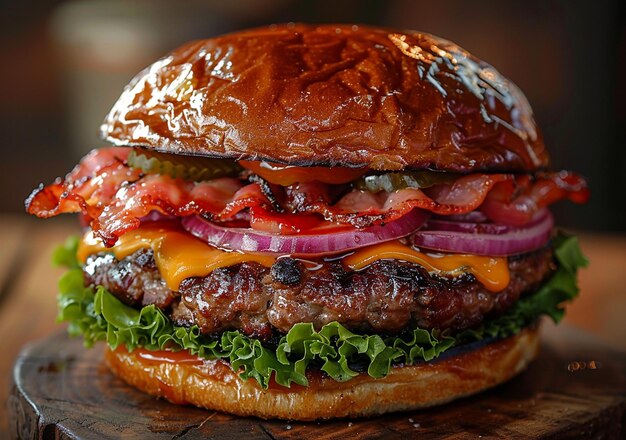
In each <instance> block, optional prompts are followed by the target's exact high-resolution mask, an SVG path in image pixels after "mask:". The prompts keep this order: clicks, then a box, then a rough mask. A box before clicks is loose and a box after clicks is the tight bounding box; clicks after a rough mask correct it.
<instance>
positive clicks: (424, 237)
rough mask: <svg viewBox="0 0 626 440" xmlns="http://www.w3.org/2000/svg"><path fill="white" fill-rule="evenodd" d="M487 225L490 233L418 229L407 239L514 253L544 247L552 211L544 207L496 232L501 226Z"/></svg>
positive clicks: (443, 247) (444, 247) (448, 248)
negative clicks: (524, 222)
mask: <svg viewBox="0 0 626 440" xmlns="http://www.w3.org/2000/svg"><path fill="white" fill-rule="evenodd" d="M429 223H430V222H429ZM481 226H485V225H481ZM491 226H492V227H493V233H485V232H475V231H474V232H467V231H465V232H464V231H462V230H461V231H454V230H420V231H417V232H416V233H415V234H413V235H412V236H411V240H412V242H413V244H414V245H415V246H417V247H421V248H427V249H433V250H437V251H444V252H459V253H468V254H474V255H490V256H494V257H499V256H507V255H515V254H521V253H524V252H530V251H533V250H535V249H539V248H540V247H542V246H544V245H545V244H546V243H547V242H548V240H550V237H551V235H552V228H553V226H554V220H553V218H552V214H550V212H548V211H547V210H546V211H544V212H541V215H540V216H538V217H535V219H533V220H532V221H531V222H530V223H529V224H528V225H526V226H524V227H517V228H513V227H508V230H506V231H504V232H497V231H501V226H502V225H496V224H491ZM461 229H462V228H461Z"/></svg>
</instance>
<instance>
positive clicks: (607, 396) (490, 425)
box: [8, 326, 626, 440]
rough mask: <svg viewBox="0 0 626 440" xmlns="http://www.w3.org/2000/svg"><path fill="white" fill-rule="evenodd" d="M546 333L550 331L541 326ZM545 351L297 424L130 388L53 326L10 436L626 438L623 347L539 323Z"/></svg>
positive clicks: (37, 351)
mask: <svg viewBox="0 0 626 440" xmlns="http://www.w3.org/2000/svg"><path fill="white" fill-rule="evenodd" d="M546 333H547V334H546ZM544 339H545V342H544V344H543V349H542V354H541V355H540V357H539V358H538V359H537V360H536V361H535V362H534V363H533V364H532V365H531V367H530V369H529V370H528V371H526V372H525V373H524V374H522V375H521V376H519V377H517V378H515V379H513V380H512V381H510V382H508V383H506V384H504V385H501V386H500V387H497V388H496V389H493V390H491V391H487V392H485V393H483V394H480V395H478V396H474V397H470V398H466V399H462V400H460V401H457V402H454V403H452V404H448V405H445V406H442V407H438V408H433V409H429V410H421V411H413V412H406V413H399V414H394V415H389V416H383V417H374V418H369V419H354V420H339V421H334V422H320V423H314V422H313V423H312V422H308V423H298V422H285V421H264V420H260V419H254V418H240V417H231V416H228V415H226V414H221V413H217V412H212V411H205V410H201V409H197V408H192V407H189V406H177V405H172V404H170V403H168V402H166V401H163V400H156V399H153V398H151V397H149V396H147V395H145V394H143V393H141V392H139V391H136V390H134V389H132V388H130V387H128V386H127V385H126V384H125V383H123V382H122V381H120V380H119V379H117V378H115V377H113V376H112V375H111V374H109V373H108V371H107V370H106V367H105V366H104V365H103V364H102V349H101V348H102V347H96V348H95V349H91V350H85V349H84V348H83V347H82V343H81V341H80V340H79V339H69V338H68V337H67V336H66V335H65V334H57V335H54V336H52V337H49V338H47V339H44V340H41V341H39V342H37V343H35V344H33V345H30V346H28V347H27V348H25V349H24V350H23V352H22V353H21V355H20V356H19V358H18V359H17V361H16V364H15V367H14V373H13V374H14V377H13V380H14V383H13V388H12V394H11V396H10V397H9V402H8V404H9V417H10V419H11V422H10V423H11V433H12V435H13V436H14V437H16V438H40V439H53V438H71V439H74V438H84V439H91V438H97V439H109V438H110V439H117V438H128V439H146V438H151V439H161V438H168V439H200V438H202V439H206V438H216V439H217V438H219V439H239V438H246V439H247V440H252V439H257V438H258V439H283V438H284V439H302V438H311V439H331V438H332V439H348V438H385V439H387V438H410V437H419V438H422V439H430V438H444V439H452V438H454V439H460V438H508V439H519V438H616V439H617V438H626V353H621V352H616V351H613V350H611V349H608V348H606V347H602V346H601V345H599V344H598V343H597V341H594V340H593V339H591V338H590V337H589V336H587V334H584V333H581V332H579V331H578V330H576V329H574V328H559V329H556V330H555V329H554V328H553V327H552V326H549V328H547V329H545V328H544Z"/></svg>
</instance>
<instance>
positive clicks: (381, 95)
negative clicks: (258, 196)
mask: <svg viewBox="0 0 626 440" xmlns="http://www.w3.org/2000/svg"><path fill="white" fill-rule="evenodd" d="M101 136H102V138H103V139H105V140H106V141H108V142H111V143H113V144H115V145H125V146H143V147H147V148H151V149H154V150H158V151H162V152H169V153H175V154H186V155H201V156H210V157H223V158H232V159H246V160H267V161H271V162H278V163H286V164H291V165H302V166H307V165H317V166H348V167H367V168H370V169H373V170H401V169H426V168H429V169H434V170H442V171H459V172H478V171H494V172H495V171H518V172H528V171H534V170H538V169H543V168H545V167H546V166H547V165H548V154H547V151H546V149H545V147H544V144H543V140H542V136H541V134H540V132H539V130H538V128H537V126H536V124H535V121H534V119H533V114H532V110H531V108H530V106H529V104H528V102H527V100H526V98H525V97H524V95H523V94H522V92H521V91H520V90H519V89H518V88H517V87H516V86H515V85H514V84H513V83H512V82H511V81H509V80H508V79H507V78H505V77H503V76H502V75H501V74H500V73H499V72H498V71H496V70H495V69H494V68H493V67H492V66H490V65H489V64H487V63H485V62H483V61H481V60H479V59H478V58H476V57H474V56H472V55H471V54H469V53H468V52H467V51H466V50H464V49H462V48H460V47H459V46H457V45H456V44H454V43H451V42H449V41H446V40H444V39H441V38H438V37H435V36H433V35H429V34H426V33H420V32H414V31H395V30H389V29H381V28H374V27H366V26H354V25H320V26H310V25H303V24H288V25H279V26H269V27H264V28H258V29H252V30H247V31H242V32H236V33H232V34H228V35H224V36H221V37H217V38H211V39H207V40H200V41H195V42H192V43H189V44H186V45H184V46H182V47H180V48H179V49H176V50H174V51H173V52H171V53H170V54H169V55H167V56H165V57H164V58H162V59H160V60H159V61H157V62H155V63H154V64H152V65H151V66H149V67H148V68H146V69H145V70H144V71H143V72H141V73H139V74H138V75H137V76H136V77H135V78H134V79H133V80H132V82H131V83H130V84H129V85H128V86H127V87H126V89H125V90H124V92H123V94H122V96H121V97H120V98H119V100H118V101H117V103H116V104H115V105H114V107H113V109H112V110H111V112H110V113H109V115H108V116H107V117H106V119H105V121H104V123H103V125H102V126H101Z"/></svg>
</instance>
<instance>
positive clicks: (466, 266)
mask: <svg viewBox="0 0 626 440" xmlns="http://www.w3.org/2000/svg"><path fill="white" fill-rule="evenodd" d="M385 259H394V260H404V261H408V262H411V263H416V264H419V265H420V266H422V267H424V268H425V269H426V270H428V271H429V272H436V273H442V272H443V273H447V274H451V275H457V274H459V273H462V272H469V273H471V274H472V275H474V276H475V277H476V279H477V280H478V281H479V282H480V283H482V284H483V285H484V286H485V287H486V288H487V290H489V291H491V292H500V291H501V290H504V289H505V288H506V286H508V285H509V281H510V273H509V265H508V262H507V259H506V258H496V257H484V256H479V255H466V254H425V253H423V252H418V251H416V250H415V249H413V248H411V247H409V246H405V245H403V244H401V243H399V242H391V243H383V244H379V245H375V246H369V247H366V248H363V249H359V250H357V251H356V252H355V253H354V254H352V255H348V256H347V257H345V258H344V259H343V263H344V264H345V265H346V266H348V267H349V268H350V269H352V270H360V269H363V268H364V267H366V266H368V265H370V264H372V263H374V262H375V261H377V260H385Z"/></svg>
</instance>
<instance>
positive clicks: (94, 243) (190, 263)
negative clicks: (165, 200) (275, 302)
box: [76, 223, 276, 290]
mask: <svg viewBox="0 0 626 440" xmlns="http://www.w3.org/2000/svg"><path fill="white" fill-rule="evenodd" d="M140 249H152V251H153V252H154V261H155V262H156V265H157V267H158V268H159V272H160V273H161V276H162V277H163V279H164V280H165V284H167V287H169V288H170V289H172V290H178V288H179V286H180V283H181V282H182V281H183V280H184V279H185V278H190V277H205V276H207V275H208V274H210V273H211V272H212V271H214V270H215V269H218V268H220V267H227V266H234V265H235V264H239V263H244V262H255V263H259V264H261V265H263V266H266V267H270V266H271V265H272V264H274V261H275V260H276V258H275V257H273V256H269V255H260V254H247V253H245V254H244V253H241V252H225V251H221V250H219V249H216V248H214V247H212V246H209V245H208V244H206V243H203V242H202V241H200V240H198V239H197V238H195V237H193V236H192V235H190V234H188V233H187V232H184V231H182V230H178V229H173V228H172V227H171V226H164V225H163V224H157V223H153V224H144V225H142V226H140V227H139V228H138V229H135V230H134V231H132V232H128V233H126V234H124V235H122V236H121V237H120V238H119V240H118V241H117V243H116V244H115V246H113V247H112V248H107V247H105V246H104V244H103V243H102V241H101V240H100V239H99V238H97V237H95V236H94V234H93V232H88V233H87V234H85V236H84V237H83V239H82V240H81V242H80V244H79V246H78V252H77V255H76V256H77V258H78V261H80V262H81V263H84V262H85V260H87V257H88V256H89V255H92V254H97V253H99V252H111V253H113V255H115V258H117V259H118V260H121V259H122V258H125V257H127V256H129V255H132V254H133V253H135V252H137V251H138V250H140Z"/></svg>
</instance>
